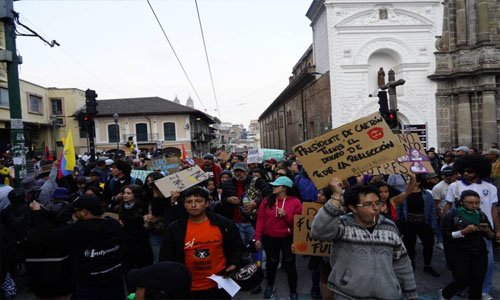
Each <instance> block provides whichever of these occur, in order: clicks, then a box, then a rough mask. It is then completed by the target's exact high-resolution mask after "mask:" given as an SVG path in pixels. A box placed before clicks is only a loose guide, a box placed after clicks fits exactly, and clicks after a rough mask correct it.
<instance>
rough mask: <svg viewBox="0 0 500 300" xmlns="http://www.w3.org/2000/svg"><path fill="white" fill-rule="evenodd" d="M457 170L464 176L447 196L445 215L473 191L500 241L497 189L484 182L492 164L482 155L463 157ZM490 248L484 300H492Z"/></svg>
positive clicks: (490, 244) (491, 254)
mask: <svg viewBox="0 0 500 300" xmlns="http://www.w3.org/2000/svg"><path fill="white" fill-rule="evenodd" d="M454 166H455V169H456V170H457V171H458V173H460V174H461V175H462V180H461V181H457V182H454V183H452V184H451V185H450V187H449V188H448V193H447V194H446V206H445V209H444V213H445V214H446V213H447V212H448V210H449V209H450V208H451V207H452V206H453V204H454V203H455V202H456V200H458V199H459V196H460V194H461V193H462V192H463V191H465V190H472V191H475V192H476V193H478V194H479V196H480V198H481V207H480V209H481V211H482V212H483V213H484V214H485V215H486V216H487V217H488V221H489V222H490V224H492V225H493V226H494V228H495V230H496V239H497V240H500V217H499V215H498V207H497V204H498V195H497V188H496V187H495V186H494V185H492V184H490V183H488V182H486V181H484V180H482V179H481V178H487V177H488V176H490V174H491V163H490V162H489V161H488V159H487V158H486V157H483V156H480V155H463V156H461V157H459V158H457V159H456V161H455V164H454ZM486 246H487V248H488V270H487V271H486V277H485V279H484V282H483V299H492V297H491V296H490V295H489V293H490V289H491V284H492V280H493V271H494V266H495V262H494V259H493V243H492V242H491V241H486Z"/></svg>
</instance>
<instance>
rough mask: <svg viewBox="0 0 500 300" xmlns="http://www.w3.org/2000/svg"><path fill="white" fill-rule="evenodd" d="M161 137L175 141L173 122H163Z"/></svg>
mask: <svg viewBox="0 0 500 300" xmlns="http://www.w3.org/2000/svg"><path fill="white" fill-rule="evenodd" d="M163 139H164V140H165V141H175V139H176V136H175V123H173V122H167V123H163Z"/></svg>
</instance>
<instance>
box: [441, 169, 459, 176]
mask: <svg viewBox="0 0 500 300" xmlns="http://www.w3.org/2000/svg"><path fill="white" fill-rule="evenodd" d="M441 174H443V175H455V174H457V170H455V168H453V167H444V168H443V170H441Z"/></svg>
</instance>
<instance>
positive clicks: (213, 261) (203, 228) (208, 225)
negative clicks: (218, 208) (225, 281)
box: [160, 187, 243, 299]
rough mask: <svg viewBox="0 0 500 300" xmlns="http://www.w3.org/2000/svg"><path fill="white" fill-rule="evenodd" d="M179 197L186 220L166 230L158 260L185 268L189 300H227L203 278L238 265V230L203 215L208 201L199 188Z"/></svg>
mask: <svg viewBox="0 0 500 300" xmlns="http://www.w3.org/2000/svg"><path fill="white" fill-rule="evenodd" d="M182 197H183V199H184V207H185V208H186V211H187V212H188V215H189V216H188V217H187V218H180V219H178V220H177V221H175V222H173V223H172V224H170V226H169V227H168V228H167V230H166V233H165V238H164V240H163V244H162V247H161V251H160V260H167V261H177V262H180V263H182V264H185V265H186V267H187V268H188V269H189V271H190V272H191V278H192V284H191V291H192V294H193V299H230V298H231V297H230V295H229V294H228V293H226V291H225V290H223V289H219V288H218V287H217V283H216V282H215V281H212V280H211V279H209V278H207V277H209V276H211V275H213V274H216V275H227V274H228V273H231V272H233V271H235V270H236V267H237V266H238V265H239V264H240V258H241V253H242V250H243V242H242V241H241V238H240V235H239V232H238V229H237V228H236V226H235V225H234V223H233V222H231V221H230V220H229V219H226V218H224V217H222V216H219V215H216V214H212V213H209V212H207V211H206V210H207V208H208V206H209V204H210V201H209V198H208V192H207V191H206V190H204V189H203V188H201V187H193V188H190V189H188V190H186V191H184V192H183V193H182Z"/></svg>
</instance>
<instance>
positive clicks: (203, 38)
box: [194, 0, 222, 118]
mask: <svg viewBox="0 0 500 300" xmlns="http://www.w3.org/2000/svg"><path fill="white" fill-rule="evenodd" d="M194 4H195V5H196V13H197V14H198V22H199V23H200V31H201V38H202V40H203V48H204V49H205V57H206V58H207V65H208V73H209V74H210V82H211V83H212V91H213V92H214V98H215V106H216V107H217V114H218V115H219V118H222V117H221V115H220V110H219V103H218V101H217V93H216V92H215V85H214V78H213V76H212V68H211V67H210V60H209V59H208V52H207V44H206V43H205V34H204V33H203V25H201V17H200V10H199V9H198V1H197V0H194Z"/></svg>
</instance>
